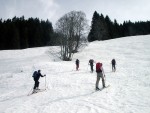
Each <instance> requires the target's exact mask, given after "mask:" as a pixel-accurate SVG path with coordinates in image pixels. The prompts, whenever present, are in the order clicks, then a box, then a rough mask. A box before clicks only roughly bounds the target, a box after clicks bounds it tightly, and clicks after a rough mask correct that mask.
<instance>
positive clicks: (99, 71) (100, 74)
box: [96, 62, 105, 90]
mask: <svg viewBox="0 0 150 113" xmlns="http://www.w3.org/2000/svg"><path fill="white" fill-rule="evenodd" d="M96 72H97V80H96V90H100V89H99V87H98V86H99V81H100V78H102V85H103V88H105V81H104V77H105V74H104V69H103V67H102V63H100V62H98V63H96Z"/></svg>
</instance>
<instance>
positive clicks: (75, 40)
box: [0, 11, 150, 59]
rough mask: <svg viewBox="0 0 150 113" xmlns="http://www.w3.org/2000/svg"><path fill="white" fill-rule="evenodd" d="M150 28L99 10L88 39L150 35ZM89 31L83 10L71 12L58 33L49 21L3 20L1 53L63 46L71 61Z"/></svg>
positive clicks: (148, 23)
mask: <svg viewBox="0 0 150 113" xmlns="http://www.w3.org/2000/svg"><path fill="white" fill-rule="evenodd" d="M149 26H150V21H146V22H143V21H140V22H134V23H133V22H131V21H125V22H124V23H123V24H118V23H117V20H114V21H111V19H110V18H109V16H105V17H104V16H103V14H98V13H97V12H96V11H95V12H94V14H93V17H92V22H91V28H90V31H89V32H88V36H87V39H88V41H89V42H92V41H95V40H109V39H114V38H119V37H125V36H135V35H147V34H150V27H149ZM87 29H88V25H87V19H86V15H85V13H84V12H82V11H71V12H69V13H67V14H65V15H64V16H62V17H61V18H60V19H58V21H57V22H56V29H55V31H54V29H53V26H52V23H51V22H50V21H49V20H46V21H44V20H39V19H38V18H29V19H24V16H22V17H20V18H18V17H14V18H12V19H7V20H2V19H0V50H7V49H24V48H30V47H42V46H47V45H48V46H55V45H60V46H61V49H62V50H63V51H61V53H62V56H63V59H71V58H70V56H71V53H72V52H77V51H78V48H79V47H80V45H81V42H82V40H83V39H86V38H85V36H86V35H85V33H86V34H87V31H88V30H87ZM66 51H67V53H66ZM68 53H69V54H68Z"/></svg>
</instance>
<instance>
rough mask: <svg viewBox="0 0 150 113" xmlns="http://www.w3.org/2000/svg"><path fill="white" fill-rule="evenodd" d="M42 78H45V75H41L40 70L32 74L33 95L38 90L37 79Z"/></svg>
mask: <svg viewBox="0 0 150 113" xmlns="http://www.w3.org/2000/svg"><path fill="white" fill-rule="evenodd" d="M44 76H46V75H42V74H41V70H38V71H35V72H34V73H33V79H34V82H35V84H34V88H33V93H35V92H36V90H39V78H40V77H44Z"/></svg>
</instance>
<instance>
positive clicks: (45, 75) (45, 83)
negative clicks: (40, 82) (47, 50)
mask: <svg viewBox="0 0 150 113" xmlns="http://www.w3.org/2000/svg"><path fill="white" fill-rule="evenodd" d="M45 89H46V75H45Z"/></svg>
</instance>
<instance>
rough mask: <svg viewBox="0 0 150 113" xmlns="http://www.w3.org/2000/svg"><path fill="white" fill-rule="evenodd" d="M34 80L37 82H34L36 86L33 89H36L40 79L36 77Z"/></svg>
mask: <svg viewBox="0 0 150 113" xmlns="http://www.w3.org/2000/svg"><path fill="white" fill-rule="evenodd" d="M34 82H35V84H34V88H33V89H36V87H37V86H38V84H39V83H38V80H36V79H34Z"/></svg>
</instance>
